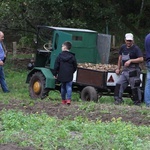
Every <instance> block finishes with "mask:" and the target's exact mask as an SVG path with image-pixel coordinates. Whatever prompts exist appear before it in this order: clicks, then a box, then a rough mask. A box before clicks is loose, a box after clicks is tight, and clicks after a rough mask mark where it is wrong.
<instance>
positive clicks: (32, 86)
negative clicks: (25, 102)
mask: <svg viewBox="0 0 150 150" xmlns="http://www.w3.org/2000/svg"><path fill="white" fill-rule="evenodd" d="M48 92H49V90H48V89H46V88H45V77H44V76H43V74H42V73H41V72H35V73H34V74H33V75H32V77H31V79H30V82H29V93H30V97H31V98H33V99H37V98H41V99H43V98H45V97H46V96H48Z"/></svg>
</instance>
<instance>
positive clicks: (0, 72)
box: [0, 66, 9, 93]
mask: <svg viewBox="0 0 150 150" xmlns="http://www.w3.org/2000/svg"><path fill="white" fill-rule="evenodd" d="M0 84H1V87H2V90H3V92H4V93H6V92H9V90H8V87H7V84H6V81H5V75H4V69H3V67H2V66H0Z"/></svg>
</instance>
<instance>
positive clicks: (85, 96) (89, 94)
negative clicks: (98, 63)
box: [81, 86, 98, 102]
mask: <svg viewBox="0 0 150 150" xmlns="http://www.w3.org/2000/svg"><path fill="white" fill-rule="evenodd" d="M81 99H82V100H83V101H94V102H97V101H98V94H97V91H96V89H95V88H94V87H92V86H87V87H85V88H84V89H83V90H82V91H81Z"/></svg>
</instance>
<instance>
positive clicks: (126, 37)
mask: <svg viewBox="0 0 150 150" xmlns="http://www.w3.org/2000/svg"><path fill="white" fill-rule="evenodd" d="M125 39H126V40H131V41H133V34H132V33H127V34H125Z"/></svg>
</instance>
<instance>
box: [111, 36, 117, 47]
mask: <svg viewBox="0 0 150 150" xmlns="http://www.w3.org/2000/svg"><path fill="white" fill-rule="evenodd" d="M115 46H116V39H115V35H113V36H112V47H115Z"/></svg>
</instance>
